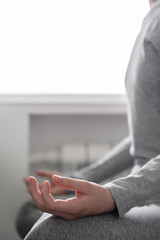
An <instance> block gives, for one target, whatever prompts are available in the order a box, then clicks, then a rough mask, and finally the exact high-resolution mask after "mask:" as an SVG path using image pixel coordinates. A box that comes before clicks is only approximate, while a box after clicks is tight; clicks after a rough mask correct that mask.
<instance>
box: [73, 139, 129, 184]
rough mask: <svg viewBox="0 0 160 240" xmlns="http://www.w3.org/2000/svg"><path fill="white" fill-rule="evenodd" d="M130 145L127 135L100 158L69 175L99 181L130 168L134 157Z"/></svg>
mask: <svg viewBox="0 0 160 240" xmlns="http://www.w3.org/2000/svg"><path fill="white" fill-rule="evenodd" d="M130 146H131V137H130V136H128V137H127V138H125V139H124V140H122V141H121V142H120V143H119V144H118V145H117V146H115V147H114V148H113V149H112V150H111V151H110V152H108V153H107V154H106V155H105V156H104V157H102V158H101V159H100V160H98V161H96V162H95V163H93V164H91V165H89V166H87V167H85V168H82V169H80V170H78V171H76V172H74V173H72V174H70V175H69V176H70V177H73V178H78V179H85V180H88V181H92V182H97V183H99V182H102V181H104V180H106V179H107V178H110V177H112V176H113V175H115V174H117V173H119V172H122V171H123V170H125V169H127V168H129V167H130V168H131V167H132V166H133V164H134V159H133V157H132V156H131V155H130V153H129V150H130Z"/></svg>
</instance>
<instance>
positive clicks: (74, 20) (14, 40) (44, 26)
mask: <svg viewBox="0 0 160 240" xmlns="http://www.w3.org/2000/svg"><path fill="white" fill-rule="evenodd" d="M148 10H149V4H148V1H147V0H141V1H140V0H134V1H128V0H123V1H106V0H105V1H104V0H81V1H77V0H52V1H49V0H48V1H41V0H39V1H35V0H27V1H25V0H23V1H22V0H15V1H12V0H10V1H9V0H5V1H1V2H0V34H1V37H0V94H19V93H24V94H41V93H42V94H47V93H49V94H59V93H60V94H123V93H124V76H125V71H126V67H127V63H128V60H129V55H130V52H131V49H132V46H133V43H134V40H135V37H136V35H137V33H138V32H139V30H140V27H141V22H142V19H143V17H144V16H145V14H146V13H147V11H148Z"/></svg>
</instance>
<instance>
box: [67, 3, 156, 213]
mask: <svg viewBox="0 0 160 240" xmlns="http://www.w3.org/2000/svg"><path fill="white" fill-rule="evenodd" d="M125 84H126V91H127V96H128V123H129V131H130V136H129V137H128V138H126V139H125V140H123V141H122V142H121V143H120V144H119V145H118V146H116V147H115V148H114V149H113V150H112V151H111V152H110V153H109V154H106V156H104V157H103V158H102V159H100V160H99V161H97V162H96V163H94V164H92V165H90V166H88V167H86V168H83V169H81V170H79V171H77V172H75V173H74V174H72V177H76V178H81V179H82V178H83V179H87V180H90V181H95V182H100V181H102V180H104V179H106V178H108V177H111V176H112V175H114V174H116V173H118V172H120V171H122V170H124V169H125V168H128V167H129V166H132V165H133V164H137V165H138V166H139V168H140V169H139V170H138V171H135V172H133V173H132V174H130V175H129V176H127V177H125V178H120V179H117V180H115V181H113V182H110V183H108V184H106V185H105V186H106V187H108V188H109V189H110V191H111V193H112V195H113V197H114V199H115V202H116V205H117V209H118V212H119V215H120V216H123V215H124V214H125V213H126V212H127V211H129V210H130V209H131V208H133V207H135V206H140V205H145V204H148V203H156V202H160V190H159V189H160V156H159V154H160V1H158V2H157V3H156V4H155V6H154V7H153V8H152V9H151V10H150V12H149V13H148V15H147V16H146V18H145V19H144V21H143V24H142V28H141V31H140V33H139V35H138V37H137V39H136V42H135V45H134V48H133V51H132V54H131V57H130V61H129V65H128V68H127V72H126V78H125Z"/></svg>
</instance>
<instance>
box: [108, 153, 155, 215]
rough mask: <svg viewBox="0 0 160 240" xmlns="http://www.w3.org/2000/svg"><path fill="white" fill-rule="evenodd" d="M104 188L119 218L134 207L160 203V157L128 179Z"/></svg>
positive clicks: (116, 181) (119, 180)
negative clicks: (110, 197)
mask: <svg viewBox="0 0 160 240" xmlns="http://www.w3.org/2000/svg"><path fill="white" fill-rule="evenodd" d="M105 186H106V187H107V188H108V189H109V190H110V191H111V193H112V196H113V198H114V200H115V202H116V205H117V209H118V212H119V216H120V217H122V216H123V215H124V214H125V213H126V212H128V211H129V210H130V209H131V208H133V207H135V206H141V205H145V204H148V203H156V202H160V191H159V189H160V155H159V156H158V157H156V158H154V159H151V160H150V161H149V162H148V163H147V164H145V165H144V166H143V167H142V168H141V169H140V170H138V171H136V172H134V173H133V174H130V175H129V176H128V177H125V178H120V179H117V180H115V181H113V182H111V183H108V184H106V185H105Z"/></svg>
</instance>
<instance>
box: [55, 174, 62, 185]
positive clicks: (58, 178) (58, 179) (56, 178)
mask: <svg viewBox="0 0 160 240" xmlns="http://www.w3.org/2000/svg"><path fill="white" fill-rule="evenodd" d="M53 177H54V180H55V181H56V182H57V183H58V182H60V179H61V178H60V177H59V176H57V175H54V176H53Z"/></svg>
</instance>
